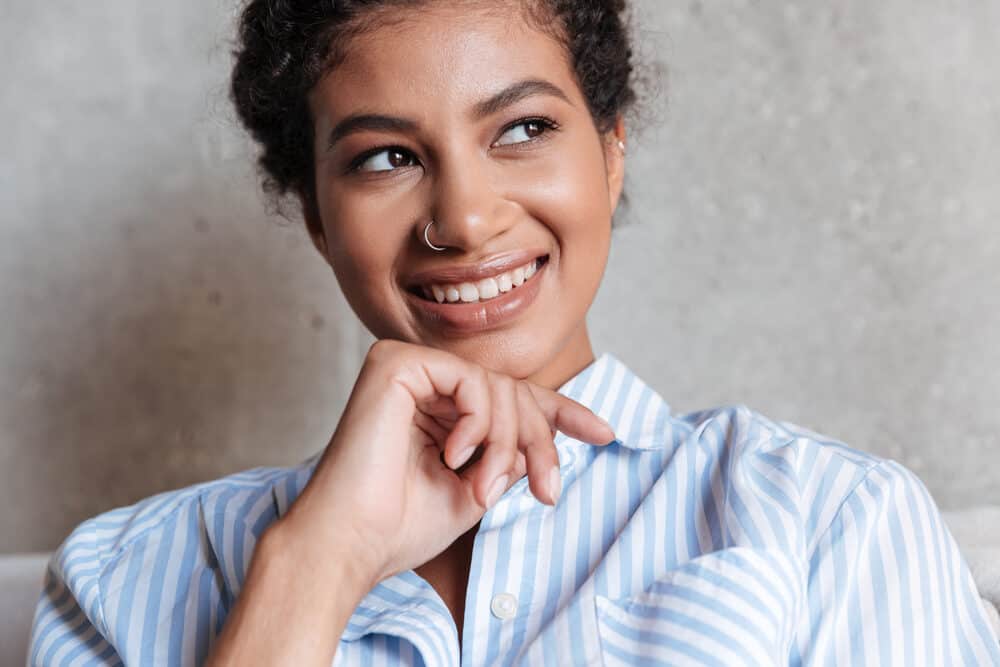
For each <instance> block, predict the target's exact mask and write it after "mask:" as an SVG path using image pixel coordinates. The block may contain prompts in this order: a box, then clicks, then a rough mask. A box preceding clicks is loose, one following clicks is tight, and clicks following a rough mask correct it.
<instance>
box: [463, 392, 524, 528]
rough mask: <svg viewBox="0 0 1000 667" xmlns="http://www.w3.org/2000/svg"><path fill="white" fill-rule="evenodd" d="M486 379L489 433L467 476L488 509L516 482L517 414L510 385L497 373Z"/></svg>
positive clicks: (514, 398) (481, 501) (514, 396)
mask: <svg viewBox="0 0 1000 667" xmlns="http://www.w3.org/2000/svg"><path fill="white" fill-rule="evenodd" d="M487 377H488V378H489V379H488V382H489V387H490V400H491V405H490V430H489V433H488V434H487V436H486V438H485V439H484V441H483V455H482V458H481V459H480V461H479V462H478V463H477V464H476V465H475V466H474V467H473V468H471V469H470V470H469V471H468V474H469V475H470V479H473V484H474V485H475V488H476V497H477V498H478V499H479V502H480V504H481V505H482V506H483V507H487V508H488V507H491V506H492V505H493V504H494V503H495V502H496V499H497V498H499V496H500V495H501V494H502V493H503V492H504V491H506V490H507V489H508V488H509V487H510V486H511V485H512V484H513V483H514V481H516V480H514V479H513V477H512V475H511V469H512V468H513V467H514V460H515V457H516V455H517V437H518V414H517V400H516V395H515V389H514V381H513V380H512V379H510V378H508V377H505V376H502V375H500V374H497V373H487ZM505 476H506V479H504V477H505Z"/></svg>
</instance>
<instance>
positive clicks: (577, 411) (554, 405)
mask: <svg viewBox="0 0 1000 667" xmlns="http://www.w3.org/2000/svg"><path fill="white" fill-rule="evenodd" d="M525 384H526V385H527V386H528V388H529V389H530V390H531V394H532V396H534V397H535V401H536V402H537V403H538V406H539V408H540V409H541V411H542V414H544V415H545V419H546V421H547V422H548V424H549V427H550V428H554V429H557V430H559V431H562V432H563V433H565V434H566V435H568V436H569V437H571V438H575V439H577V440H580V441H581V442H588V443H591V444H594V445H606V444H609V443H611V442H614V440H615V437H616V436H615V432H614V429H612V428H611V425H610V424H608V423H607V422H606V421H604V420H603V419H602V418H601V417H599V416H597V415H596V414H595V413H594V412H593V411H592V410H591V409H590V408H588V407H587V406H585V405H582V404H581V403H578V402H576V401H574V400H573V399H571V398H569V397H567V396H563V395H562V394H560V393H559V392H555V391H552V390H550V389H546V388H545V387H540V386H538V385H536V384H533V383H531V382H528V381H525Z"/></svg>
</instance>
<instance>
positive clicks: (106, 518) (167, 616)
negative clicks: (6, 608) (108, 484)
mask: <svg viewBox="0 0 1000 667" xmlns="http://www.w3.org/2000/svg"><path fill="white" fill-rule="evenodd" d="M200 502H201V501H200V499H194V498H192V497H189V498H187V499H186V500H185V499H181V500H177V499H176V497H175V496H171V495H168V494H164V495H163V496H160V497H157V496H153V497H151V498H150V499H147V500H145V501H142V502H141V503H140V504H139V505H136V506H130V507H125V508H119V509H117V510H112V511H111V512H108V513H106V514H103V515H101V516H98V517H95V518H93V519H89V520H87V521H85V522H83V523H82V524H80V525H79V526H78V527H77V528H76V529H75V530H74V531H73V532H72V533H71V534H70V536H69V537H67V538H66V540H65V541H64V542H63V544H62V545H60V547H59V549H58V550H57V551H56V552H55V554H54V555H53V557H52V559H51V561H50V563H49V567H48V570H47V572H46V577H45V587H44V590H43V592H42V595H41V596H40V599H39V601H38V606H37V608H36V611H35V617H34V622H33V625H32V632H31V639H30V642H29V652H28V665H29V667H34V666H36V665H38V666H41V665H44V666H45V667H80V666H83V665H86V666H87V667H92V666H97V667H107V666H112V665H128V666H131V665H142V666H143V667H145V665H169V666H170V667H193V666H194V665H200V664H202V663H203V662H204V659H205V657H206V655H207V653H208V650H209V649H210V646H211V641H212V639H213V638H214V637H215V636H216V635H217V634H218V632H219V630H220V629H221V624H222V619H223V618H224V616H225V611H226V605H227V604H228V598H225V596H224V594H223V585H222V581H223V579H224V576H223V574H222V573H221V572H220V570H219V563H218V559H217V557H216V553H215V551H214V548H213V546H212V541H211V538H210V537H209V535H208V532H209V531H208V530H207V529H206V525H205V523H204V519H203V512H202V506H201V504H200ZM213 517H214V523H215V524H217V526H218V527H219V529H220V531H219V532H220V533H227V531H228V533H227V534H229V535H232V530H233V528H234V526H235V525H237V524H238V522H237V521H236V520H234V519H232V517H231V516H230V515H227V514H226V513H225V512H224V511H218V512H216V513H215V514H214V515H213ZM231 551H233V552H234V553H235V552H236V551H237V549H235V548H233V549H231ZM248 553H249V552H248Z"/></svg>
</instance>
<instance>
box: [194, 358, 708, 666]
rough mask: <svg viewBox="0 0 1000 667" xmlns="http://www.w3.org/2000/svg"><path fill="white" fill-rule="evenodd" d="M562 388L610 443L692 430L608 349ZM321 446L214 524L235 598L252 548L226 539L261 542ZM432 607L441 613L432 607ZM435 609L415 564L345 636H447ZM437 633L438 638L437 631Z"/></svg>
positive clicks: (637, 445)
mask: <svg viewBox="0 0 1000 667" xmlns="http://www.w3.org/2000/svg"><path fill="white" fill-rule="evenodd" d="M557 391H558V392H559V393H560V394H562V395H563V396H567V397H569V398H572V399H573V400H575V401H577V402H579V403H581V404H583V405H585V406H587V407H588V408H590V409H591V410H592V411H593V412H595V413H596V414H597V415H598V416H600V417H601V418H602V419H604V420H605V421H607V422H608V423H609V424H611V428H612V429H614V432H615V436H616V438H615V440H614V442H613V443H610V444H609V445H608V446H612V445H615V444H617V445H618V446H621V447H624V448H626V449H630V450H661V449H669V448H671V447H673V446H674V445H675V444H676V443H677V440H678V438H679V437H681V436H683V435H684V434H685V433H686V432H687V430H689V428H688V429H685V428H684V422H682V421H680V420H675V419H673V418H671V416H670V406H669V405H668V404H667V402H666V401H664V400H663V398H662V397H661V396H660V395H659V394H658V393H657V392H656V391H654V390H653V389H652V388H651V387H650V386H649V385H647V384H646V383H645V382H643V381H642V380H641V379H639V378H638V377H637V376H636V375H635V374H634V373H633V372H632V371H631V369H629V368H628V366H626V365H625V364H624V363H623V362H622V361H621V360H620V359H618V358H617V357H615V356H614V355H612V354H610V353H608V352H604V353H602V354H601V355H600V356H598V357H597V358H596V359H594V361H592V362H591V363H590V364H589V365H588V366H586V367H585V368H584V369H582V370H581V371H580V372H578V373H577V374H576V375H574V376H573V377H572V378H570V379H569V380H567V381H566V382H565V383H564V384H563V385H562V386H561V387H559V389H558V390H557ZM555 443H556V445H557V446H559V447H570V448H582V447H590V446H592V445H590V444H587V443H583V442H580V441H579V440H575V439H573V438H570V437H569V436H567V435H566V434H564V433H562V432H558V433H557V434H556V437H555ZM321 454H322V452H317V453H316V454H314V455H313V456H311V457H309V458H308V459H306V460H305V461H303V462H302V463H300V464H299V465H298V466H296V467H294V468H291V469H290V470H289V474H288V475H283V476H282V477H280V478H279V479H278V480H276V481H275V482H274V483H273V484H272V486H271V497H272V500H273V503H271V504H270V506H269V507H267V508H266V509H265V510H263V511H262V512H261V514H260V516H255V517H249V518H238V517H236V516H230V517H226V518H225V521H221V522H220V521H214V522H212V526H206V528H207V532H208V536H209V541H210V543H211V545H212V549H213V551H214V553H215V555H216V558H217V559H218V561H219V564H220V571H221V573H222V578H223V580H224V584H225V588H226V593H227V596H226V597H227V601H228V602H229V603H230V606H231V604H232V602H233V601H234V600H235V598H236V596H237V595H238V594H239V591H240V589H241V588H242V583H243V581H244V580H245V576H246V569H247V567H248V566H249V558H247V557H246V556H247V555H248V554H249V551H246V550H244V551H243V552H242V553H243V557H242V558H240V557H238V554H237V553H236V551H235V550H233V549H224V548H220V547H222V546H223V545H224V544H237V543H241V544H251V545H252V544H253V543H255V541H256V538H255V537H254V535H257V534H259V532H260V531H261V530H263V528H265V527H266V525H267V524H268V523H270V522H271V521H273V520H275V519H277V518H280V517H282V516H284V515H285V513H286V512H287V511H288V508H289V506H291V504H292V503H293V502H294V501H295V499H296V498H297V497H298V495H299V494H300V493H301V492H302V489H304V488H305V485H306V483H307V482H308V481H309V478H310V477H311V475H312V472H313V470H314V469H315V467H316V464H317V463H318V462H319V458H320V456H321ZM202 502H203V503H204V502H206V499H202ZM209 502H211V501H209ZM203 511H205V514H206V515H209V514H213V513H214V512H213V511H212V508H204V507H203ZM227 525H228V526H229V530H232V531H233V535H232V537H231V540H232V541H229V540H226V539H225V535H224V534H223V533H224V528H225V526H227ZM244 540H246V542H244ZM432 608H434V610H435V611H436V612H437V613H436V614H435V613H429V612H431V609H432ZM415 609H417V610H422V612H423V613H416V614H415V613H412V612H413V611H414V610H415ZM434 617H437V618H445V619H450V618H451V616H450V613H449V612H448V610H447V609H446V608H444V607H443V606H442V605H441V603H440V602H439V601H438V600H437V598H436V597H435V596H434V595H432V594H430V592H429V591H427V590H426V586H422V580H421V579H420V577H419V576H417V575H416V574H415V573H413V572H403V573H400V574H398V575H396V576H394V577H390V578H389V579H386V580H384V581H382V582H380V583H379V584H378V585H377V586H376V587H375V588H374V589H372V591H371V592H369V593H368V595H366V596H365V598H364V599H363V600H362V601H361V603H360V604H359V605H358V607H357V610H356V611H355V613H354V614H353V616H352V617H351V619H350V622H349V624H348V626H347V628H346V629H345V631H344V635H343V640H344V641H352V640H355V639H358V638H360V637H363V636H364V635H367V634H370V633H372V632H378V631H386V630H389V629H395V630H396V631H400V632H403V633H405V634H407V635H408V636H409V637H410V638H411V639H412V640H414V641H416V642H418V643H421V642H431V643H434V642H435V641H437V642H440V641H446V640H445V639H443V638H441V637H440V636H439V633H435V632H431V633H430V635H428V634H427V632H428V630H432V629H434V628H437V626H434V624H433V621H432V619H433V618H434ZM432 626H434V627H433V628H432ZM437 629H438V630H439V628H437ZM435 636H437V639H436V640H435V639H433V637H435ZM428 637H431V639H428ZM421 648H426V649H428V650H430V651H432V653H431V654H433V651H439V650H441V649H442V648H443V647H442V646H440V645H438V646H434V647H431V646H421ZM427 654H428V653H425V655H427Z"/></svg>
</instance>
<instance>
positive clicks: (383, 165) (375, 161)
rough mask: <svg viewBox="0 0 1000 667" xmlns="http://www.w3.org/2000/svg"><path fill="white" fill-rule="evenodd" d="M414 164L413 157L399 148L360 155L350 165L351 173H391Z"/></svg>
mask: <svg viewBox="0 0 1000 667" xmlns="http://www.w3.org/2000/svg"><path fill="white" fill-rule="evenodd" d="M415 162H416V160H415V158H414V157H413V155H412V154H411V153H410V152H409V151H406V150H402V149H400V148H395V147H389V148H382V149H379V150H377V151H375V152H370V153H367V154H366V155H362V156H361V157H360V158H358V160H357V161H356V162H355V163H354V165H352V167H351V170H352V171H392V170H393V169H397V168H399V167H409V166H411V165H413V164H414V163H415Z"/></svg>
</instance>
